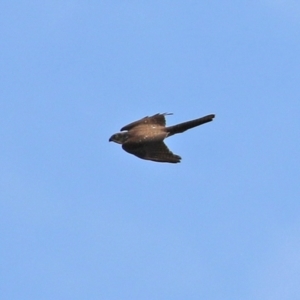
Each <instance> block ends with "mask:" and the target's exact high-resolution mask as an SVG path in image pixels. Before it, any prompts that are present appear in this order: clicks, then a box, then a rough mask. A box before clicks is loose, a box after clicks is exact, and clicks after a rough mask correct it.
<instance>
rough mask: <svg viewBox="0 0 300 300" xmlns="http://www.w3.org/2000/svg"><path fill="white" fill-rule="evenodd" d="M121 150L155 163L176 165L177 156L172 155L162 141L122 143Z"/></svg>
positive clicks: (178, 160) (178, 157)
mask: <svg viewBox="0 0 300 300" xmlns="http://www.w3.org/2000/svg"><path fill="white" fill-rule="evenodd" d="M122 148H123V149H124V150H125V151H127V152H128V153H130V154H133V155H135V156H137V157H139V158H142V159H147V160H153V161H156V162H168V163H178V162H180V160H181V157H180V156H179V155H176V154H174V153H172V152H171V151H170V150H169V149H168V147H167V146H166V144H165V143H164V142H162V141H160V142H152V143H124V144H123V145H122Z"/></svg>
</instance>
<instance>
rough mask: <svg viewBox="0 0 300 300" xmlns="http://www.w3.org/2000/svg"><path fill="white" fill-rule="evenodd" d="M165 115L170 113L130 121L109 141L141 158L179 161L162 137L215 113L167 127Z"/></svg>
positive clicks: (206, 118)
mask: <svg viewBox="0 0 300 300" xmlns="http://www.w3.org/2000/svg"><path fill="white" fill-rule="evenodd" d="M166 115H171V114H168V113H164V114H156V115H153V116H151V117H145V118H143V119H140V120H138V121H135V122H133V123H130V124H128V125H126V126H124V127H123V128H121V131H124V132H119V133H115V134H113V135H112V136H111V137H110V139H109V141H110V142H115V143H117V144H121V145H122V148H123V149H124V150H125V151H127V152H128V153H130V154H133V155H135V156H137V157H139V158H142V159H147V160H152V161H156V162H167V163H179V162H180V160H181V157H180V156H179V155H176V154H174V153H172V152H171V151H170V150H169V149H168V147H167V146H166V144H165V143H164V139H165V138H167V137H169V136H171V135H174V134H177V133H182V132H184V131H186V130H188V129H191V128H194V127H196V126H199V125H202V124H205V123H207V122H211V121H212V120H213V118H214V117H215V115H213V114H211V115H207V116H205V117H202V118H199V119H195V120H191V121H188V122H184V123H180V124H177V125H173V126H169V127H166V119H165V116H166ZM125 130H126V131H125Z"/></svg>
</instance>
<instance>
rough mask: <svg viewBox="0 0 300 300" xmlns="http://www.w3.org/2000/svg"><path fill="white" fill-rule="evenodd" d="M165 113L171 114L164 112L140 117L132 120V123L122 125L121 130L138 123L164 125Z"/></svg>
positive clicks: (128, 128)
mask: <svg viewBox="0 0 300 300" xmlns="http://www.w3.org/2000/svg"><path fill="white" fill-rule="evenodd" d="M166 115H171V114H168V113H164V114H156V115H153V116H151V117H145V118H143V119H140V120H138V121H135V122H132V123H130V124H128V125H126V126H124V127H123V128H121V131H123V130H130V129H132V128H133V127H137V126H139V125H146V124H147V125H159V126H166V119H165V116H166Z"/></svg>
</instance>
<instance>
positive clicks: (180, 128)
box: [166, 115, 215, 136]
mask: <svg viewBox="0 0 300 300" xmlns="http://www.w3.org/2000/svg"><path fill="white" fill-rule="evenodd" d="M214 117H215V115H207V116H205V117H202V118H199V119H195V120H192V121H187V122H184V123H180V124H177V125H174V126H170V127H167V128H166V131H167V132H169V136H170V135H173V134H177V133H181V132H184V131H186V130H188V129H191V128H194V127H197V126H199V125H202V124H205V123H208V122H211V121H212V120H213V118H214Z"/></svg>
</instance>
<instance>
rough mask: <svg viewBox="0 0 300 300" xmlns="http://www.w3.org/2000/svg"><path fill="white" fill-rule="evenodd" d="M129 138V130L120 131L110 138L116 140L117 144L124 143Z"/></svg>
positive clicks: (111, 140)
mask: <svg viewBox="0 0 300 300" xmlns="http://www.w3.org/2000/svg"><path fill="white" fill-rule="evenodd" d="M127 139H128V134H127V132H119V133H115V134H113V135H112V136H111V137H110V138H109V141H110V142H115V143H117V144H123V143H125V142H126V140H127Z"/></svg>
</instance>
